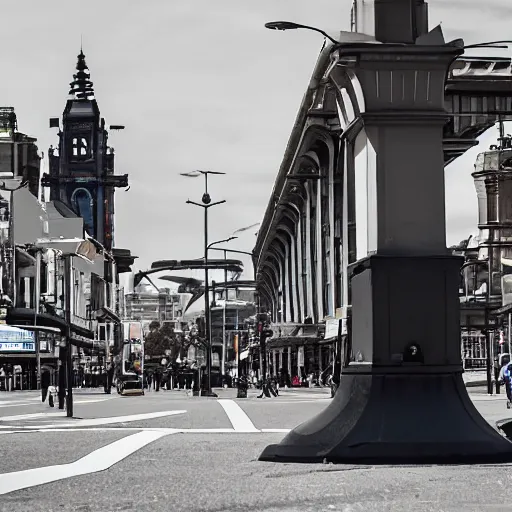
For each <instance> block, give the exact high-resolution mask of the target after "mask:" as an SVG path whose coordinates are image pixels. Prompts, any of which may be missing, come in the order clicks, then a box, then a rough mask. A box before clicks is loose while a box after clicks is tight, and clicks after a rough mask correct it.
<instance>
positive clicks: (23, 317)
mask: <svg viewBox="0 0 512 512" xmlns="http://www.w3.org/2000/svg"><path fill="white" fill-rule="evenodd" d="M5 321H6V322H7V324H9V325H17V326H19V327H21V328H23V326H24V325H27V326H33V325H34V324H35V325H39V326H41V327H55V328H57V329H59V331H60V332H61V334H63V335H65V334H66V332H67V326H68V324H67V323H66V321H65V320H64V319H63V318H61V317H58V316H53V315H49V314H48V313H37V315H36V313H35V311H34V310H33V309H28V308H9V309H7V317H6V319H5Z"/></svg>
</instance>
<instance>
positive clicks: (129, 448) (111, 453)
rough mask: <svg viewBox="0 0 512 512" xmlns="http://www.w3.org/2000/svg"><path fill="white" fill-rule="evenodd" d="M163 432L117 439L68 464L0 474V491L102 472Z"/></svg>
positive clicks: (7, 491)
mask: <svg viewBox="0 0 512 512" xmlns="http://www.w3.org/2000/svg"><path fill="white" fill-rule="evenodd" d="M165 435H168V434H166V433H165V432H154V431H153V432H148V431H144V432H139V433H137V434H133V435H131V436H127V437H124V438H123V439H119V440H118V441H115V442H114V443H111V444H109V445H107V446H104V447H103V448H100V449H98V450H94V451H93V452H91V453H90V454H89V455H86V456H85V457H82V458H81V459H78V460H77V461H75V462H72V463H71V464H60V465H57V466H47V467H43V468H35V469H28V470H25V471H14V472H12V473H4V474H0V494H7V493H9V492H13V491H18V490H20V489H27V488H29V487H35V486H36V485H42V484H47V483H50V482H56V481H58V480H64V479H66V478H71V477H74V476H81V475H88V474H90V473H97V472H98V471H105V470H106V469H109V468H110V467H112V466H113V465H114V464H117V463H118V462H120V461H122V460H123V459H125V458H126V457H128V456H129V455H131V454H132V453H134V452H136V451H138V450H140V449H141V448H143V447H144V446H146V445H148V444H149V443H152V442H154V441H156V440H157V439H160V438H161V437H163V436H165Z"/></svg>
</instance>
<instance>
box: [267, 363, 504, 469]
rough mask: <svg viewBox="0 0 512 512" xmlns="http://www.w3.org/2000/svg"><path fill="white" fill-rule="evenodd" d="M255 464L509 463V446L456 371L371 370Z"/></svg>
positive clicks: (355, 376) (349, 377)
mask: <svg viewBox="0 0 512 512" xmlns="http://www.w3.org/2000/svg"><path fill="white" fill-rule="evenodd" d="M418 370H419V371H421V370H420V368H418ZM504 412H505V411H504ZM259 460H260V461H269V462H302V463H317V462H318V463H322V462H333V463H344V464H482V463H483V464H485V463H504V462H512V442H510V441H508V440H507V439H506V438H505V437H503V436H501V435H500V434H499V433H498V431H497V430H495V429H494V428H493V427H491V426H490V425H489V424H488V423H487V422H486V421H485V420H484V418H483V417H482V416H481V415H480V413H479V412H478V411H477V410H476V408H475V407H474V405H473V403H472V402H471V400H470V398H469V396H468V393H467V391H466V388H465V386H464V382H463V380H462V373H461V372H456V373H445V374H440V373H438V374H405V375H404V374H402V375H400V374H392V373H384V372H381V373H380V374H379V372H378V370H377V369H376V368H373V369H371V367H370V368H365V369H364V373H363V371H361V372H360V373H352V374H350V373H349V374H344V375H343V377H342V379H341V383H340V387H339V388H338V390H337V392H336V394H335V396H334V398H333V400H332V402H331V404H330V405H329V406H328V407H327V408H326V409H325V410H324V411H323V412H321V413H320V414H319V415H318V416H316V417H315V418H312V419H311V420H309V421H306V422H305V423H302V424H301V425H299V426H298V427H296V428H295V429H293V430H292V431H291V432H290V433H289V434H288V435H287V436H286V437H285V438H284V439H283V441H281V443H279V444H274V445H270V446H267V447H266V448H265V450H264V451H263V453H262V454H261V455H260V457H259Z"/></svg>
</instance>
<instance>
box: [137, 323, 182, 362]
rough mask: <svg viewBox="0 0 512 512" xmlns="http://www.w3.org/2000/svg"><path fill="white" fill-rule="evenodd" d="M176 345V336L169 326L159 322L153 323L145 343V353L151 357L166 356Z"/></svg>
mask: <svg viewBox="0 0 512 512" xmlns="http://www.w3.org/2000/svg"><path fill="white" fill-rule="evenodd" d="M175 345H176V334H175V333H174V329H173V328H172V327H171V326H170V325H169V324H163V325H160V323H159V322H151V324H150V325H149V333H148V334H147V336H146V339H145V341H144V352H145V353H146V354H147V355H148V356H150V357H160V356H162V357H163V356H165V352H166V351H167V350H172V349H173V346H175Z"/></svg>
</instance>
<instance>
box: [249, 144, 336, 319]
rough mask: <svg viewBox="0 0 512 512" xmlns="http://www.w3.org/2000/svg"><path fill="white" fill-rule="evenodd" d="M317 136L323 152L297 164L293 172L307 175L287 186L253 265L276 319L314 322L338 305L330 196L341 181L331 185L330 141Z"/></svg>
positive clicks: (332, 151) (332, 198) (310, 154)
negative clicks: (271, 230)
mask: <svg viewBox="0 0 512 512" xmlns="http://www.w3.org/2000/svg"><path fill="white" fill-rule="evenodd" d="M320 140H321V144H322V146H323V150H321V151H318V152H311V151H310V152H308V153H306V154H305V155H303V156H302V157H300V159H299V161H298V163H297V167H298V173H297V174H298V176H300V174H301V173H303V174H305V173H307V175H306V174H305V176H306V177H305V178H300V177H299V178H297V179H296V180H294V181H293V182H291V183H289V184H288V185H287V186H288V188H289V194H288V198H287V199H286V200H285V201H283V202H282V203H280V205H279V210H278V211H279V215H280V221H279V222H278V224H277V227H276V229H275V232H274V235H273V240H272V241H271V242H270V244H269V245H268V248H267V251H266V255H265V257H264V258H263V259H262V260H261V263H260V266H259V271H260V274H261V275H262V277H263V279H262V280H261V287H262V292H263V293H262V295H263V296H264V297H265V298H266V302H267V306H268V308H269V309H270V310H271V312H272V319H273V321H274V322H277V323H285V324H286V323H299V324H302V323H304V322H305V321H306V319H310V321H311V323H318V322H321V321H322V320H324V318H325V317H326V316H334V313H335V308H336V307H338V306H340V305H341V300H342V297H341V296H339V297H337V296H336V295H337V291H338V290H339V289H340V287H339V283H335V280H336V277H337V276H338V275H339V272H337V268H339V267H340V265H341V261H340V255H341V251H336V250H335V238H336V236H335V202H336V199H335V196H336V195H338V197H339V198H340V199H341V185H340V186H338V187H335V180H334V175H335V173H334V162H335V156H336V155H335V145H334V139H333V138H332V137H331V136H330V135H329V134H326V136H324V137H322V139H320ZM312 141H316V142H318V139H315V136H313V137H312ZM312 175H313V176H312ZM337 239H338V240H339V236H338V237H337ZM338 295H339V294H338Z"/></svg>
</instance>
